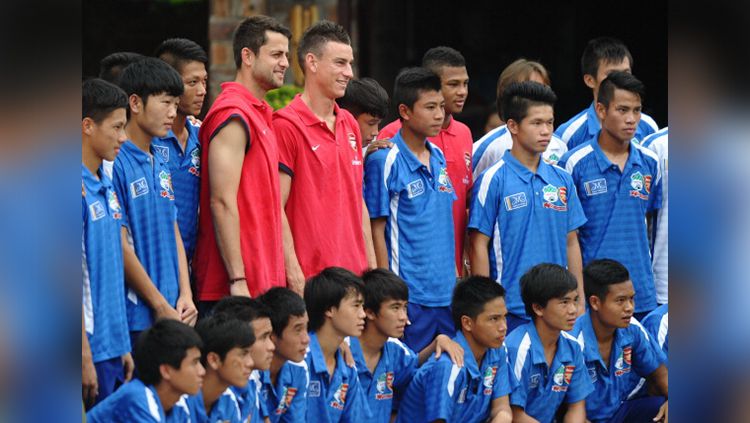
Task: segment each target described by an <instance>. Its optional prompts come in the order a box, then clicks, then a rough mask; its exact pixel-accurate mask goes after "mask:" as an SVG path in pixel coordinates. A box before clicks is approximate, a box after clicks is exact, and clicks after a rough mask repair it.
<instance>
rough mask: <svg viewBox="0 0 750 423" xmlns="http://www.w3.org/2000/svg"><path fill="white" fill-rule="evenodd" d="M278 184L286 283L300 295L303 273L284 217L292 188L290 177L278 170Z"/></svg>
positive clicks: (290, 231) (301, 292)
mask: <svg viewBox="0 0 750 423" xmlns="http://www.w3.org/2000/svg"><path fill="white" fill-rule="evenodd" d="M279 185H280V186H281V232H282V236H283V238H284V267H285V268H286V285H287V287H288V288H289V289H291V290H292V291H294V292H296V293H297V294H299V295H300V296H303V295H304V291H305V274H304V273H302V267H300V265H299V261H298V260H297V252H296V251H295V250H294V237H293V236H292V229H291V228H290V227H289V220H288V219H287V217H286V202H287V200H289V192H290V191H291V189H292V177H291V176H290V175H289V174H287V173H284V172H279Z"/></svg>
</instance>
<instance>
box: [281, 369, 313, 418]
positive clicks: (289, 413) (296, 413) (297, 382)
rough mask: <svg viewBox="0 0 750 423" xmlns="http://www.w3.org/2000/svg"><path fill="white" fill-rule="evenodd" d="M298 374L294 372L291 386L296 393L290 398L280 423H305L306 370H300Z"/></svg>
mask: <svg viewBox="0 0 750 423" xmlns="http://www.w3.org/2000/svg"><path fill="white" fill-rule="evenodd" d="M295 370H296V369H295ZM300 370H301V371H300V372H294V373H293V374H294V376H293V377H294V380H293V382H292V385H294V386H293V387H294V389H296V390H297V392H296V393H295V394H294V398H292V403H291V405H289V409H288V410H286V413H284V414H282V415H281V418H280V419H279V421H280V422H284V423H305V416H306V414H307V370H306V369H300Z"/></svg>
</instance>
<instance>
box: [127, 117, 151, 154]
mask: <svg viewBox="0 0 750 423" xmlns="http://www.w3.org/2000/svg"><path fill="white" fill-rule="evenodd" d="M125 134H126V135H127V136H128V139H129V140H130V141H132V142H133V144H135V146H136V147H138V148H139V149H141V150H142V151H144V152H145V153H148V154H151V138H152V137H151V135H149V134H147V133H146V132H145V131H144V130H143V129H141V127H140V126H138V124H137V123H136V122H128V124H127V125H126V126H125Z"/></svg>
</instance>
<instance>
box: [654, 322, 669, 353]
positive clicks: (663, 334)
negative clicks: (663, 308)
mask: <svg viewBox="0 0 750 423" xmlns="http://www.w3.org/2000/svg"><path fill="white" fill-rule="evenodd" d="M667 333H669V313H664V315H663V316H661V322H659V333H658V334H657V339H658V340H659V346H660V347H661V348H662V349H664V342H665V341H666V340H667Z"/></svg>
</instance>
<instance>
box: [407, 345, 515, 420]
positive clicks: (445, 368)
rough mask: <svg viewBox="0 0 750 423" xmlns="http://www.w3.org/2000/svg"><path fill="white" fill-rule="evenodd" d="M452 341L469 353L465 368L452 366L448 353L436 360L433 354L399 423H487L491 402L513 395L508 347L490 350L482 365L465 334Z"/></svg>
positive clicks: (419, 373)
mask: <svg viewBox="0 0 750 423" xmlns="http://www.w3.org/2000/svg"><path fill="white" fill-rule="evenodd" d="M453 340H454V341H456V342H457V343H458V344H459V345H461V347H462V348H463V349H464V351H466V354H465V355H464V367H458V366H456V365H455V364H453V362H451V359H450V357H448V354H442V355H441V356H440V358H439V359H437V360H435V355H434V354H433V355H432V357H430V359H429V360H427V362H425V363H424V364H423V365H422V367H420V368H419V370H417V373H416V374H415V375H414V379H412V382H411V384H410V385H409V387H408V388H407V390H406V395H404V397H403V399H402V400H401V404H400V407H399V410H398V417H397V418H396V421H397V422H404V423H416V422H425V423H427V422H433V421H435V420H438V419H442V420H445V421H446V422H447V423H471V422H484V421H486V420H487V419H488V418H489V416H490V410H491V408H492V401H493V400H495V399H497V398H500V397H502V396H505V395H508V394H510V393H511V391H512V390H513V388H514V387H515V386H516V384H517V383H516V381H515V379H514V378H513V374H512V372H511V370H510V366H509V364H508V353H507V350H506V348H505V346H502V347H500V348H488V349H487V351H486V352H485V353H484V358H482V362H481V365H480V363H477V362H476V359H475V357H474V354H472V352H471V347H470V346H469V344H468V342H467V341H466V338H465V337H464V335H463V332H461V331H458V333H457V334H456V336H455V337H454V338H453Z"/></svg>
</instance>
